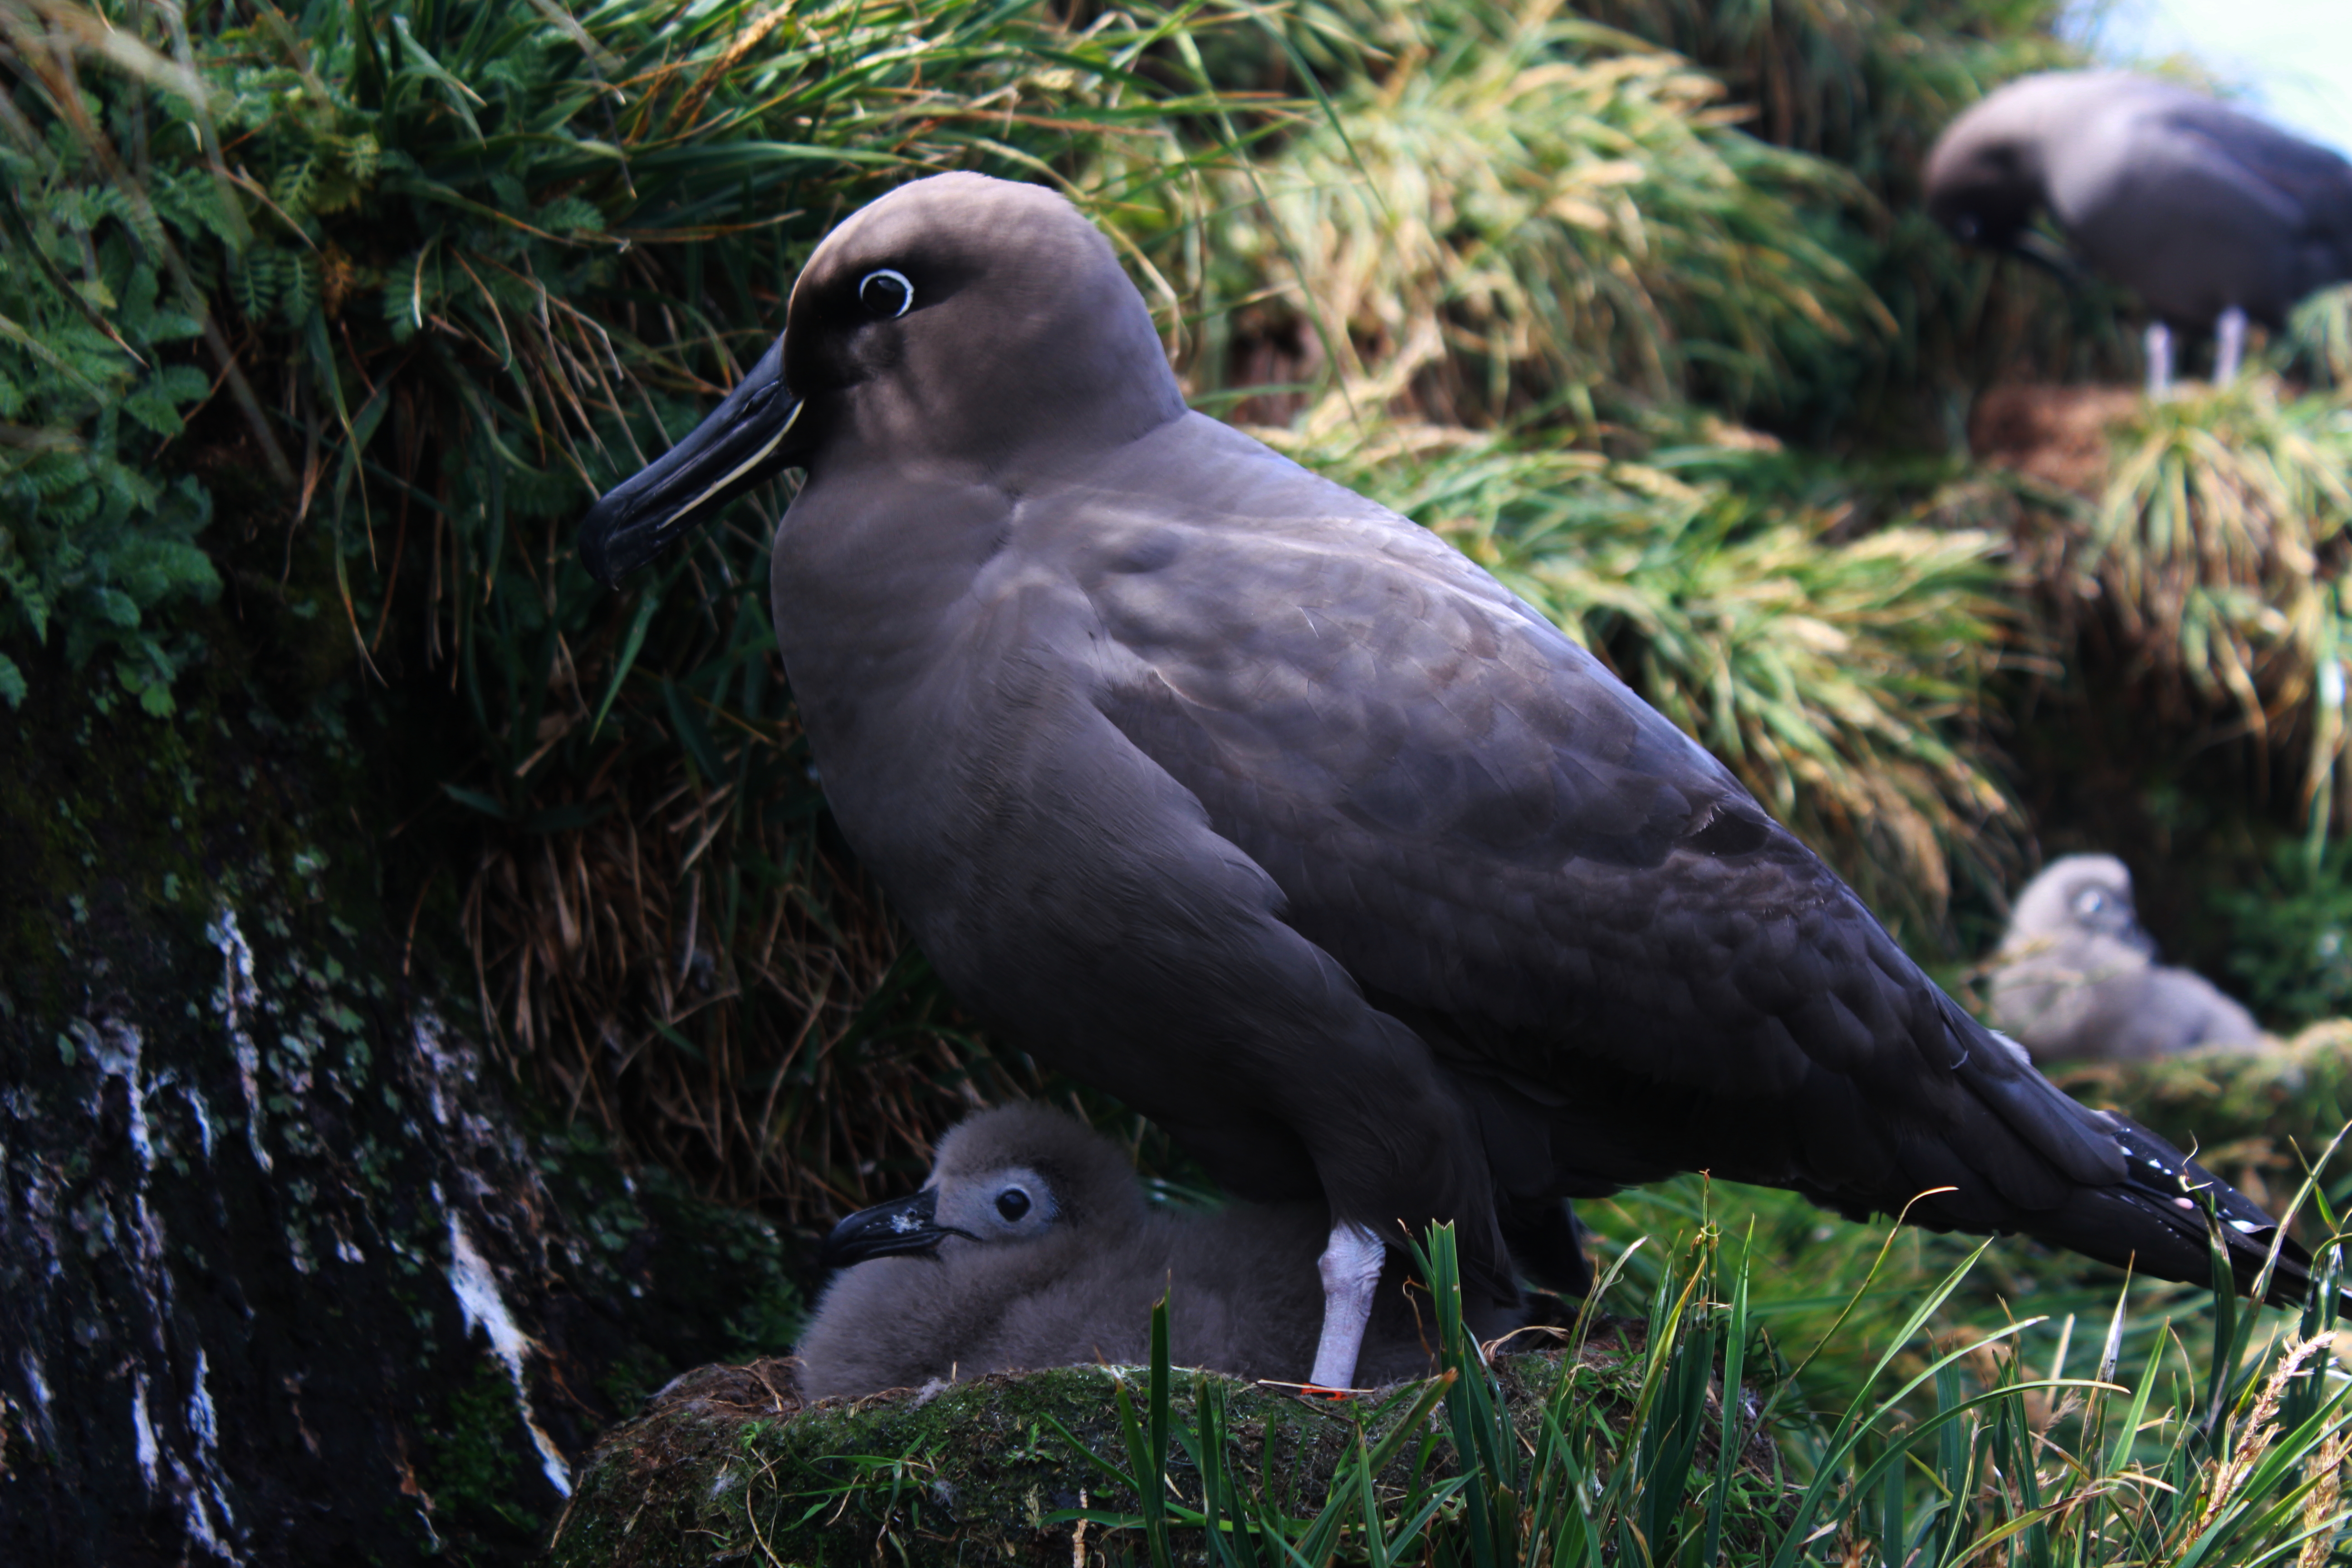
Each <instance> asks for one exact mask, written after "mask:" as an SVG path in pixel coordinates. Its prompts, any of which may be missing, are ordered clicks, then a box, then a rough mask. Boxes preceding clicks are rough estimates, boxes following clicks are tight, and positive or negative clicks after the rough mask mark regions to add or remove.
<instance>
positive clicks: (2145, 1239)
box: [2031, 1110, 2352, 1315]
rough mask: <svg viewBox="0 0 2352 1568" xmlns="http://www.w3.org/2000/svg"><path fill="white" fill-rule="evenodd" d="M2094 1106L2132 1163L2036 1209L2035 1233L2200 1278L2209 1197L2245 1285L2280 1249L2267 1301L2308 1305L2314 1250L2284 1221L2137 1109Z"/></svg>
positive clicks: (2208, 1252)
mask: <svg viewBox="0 0 2352 1568" xmlns="http://www.w3.org/2000/svg"><path fill="white" fill-rule="evenodd" d="M2095 1114H2097V1115H2099V1116H2100V1117H2101V1118H2102V1119H2103V1120H2105V1121H2106V1122H2107V1123H2108V1124H2109V1125H2111V1126H2112V1127H2113V1128H2114V1130H2115V1136H2116V1144H2117V1145H2118V1146H2119V1147H2120V1148H2121V1149H2122V1150H2123V1152H2124V1156H2125V1159H2126V1162H2127V1166H2128V1168H2127V1171H2126V1175H2125V1178H2124V1180H2123V1181H2122V1182H2121V1183H2120V1184H2116V1185H2113V1186H2096V1187H2082V1188H2078V1189H2077V1190H2076V1191H2075V1193H2074V1196H2073V1197H2071V1198H2070V1199H2068V1200H2067V1202H2066V1203H2065V1204H2063V1205H2061V1206H2060V1207H2058V1208H2057V1209H2055V1210H2052V1211H2049V1212H2047V1213H2045V1214H2041V1215H2035V1216H2034V1222H2033V1224H2032V1227H2031V1230H2032V1235H2034V1236H2036V1237H2041V1238H2042V1240H2044V1241H2051V1242H2055V1243H2056V1244H2057V1245H2059V1246H2060V1247H2066V1248H2068V1249H2070V1250H2072V1251H2074V1252H2079V1253H2082V1254H2084V1256H2085V1257H2089V1258H2098V1259H2099V1260H2101V1261H2102V1262H2105V1263H2113V1264H2116V1265H2118V1266H2120V1267H2126V1268H2133V1269H2135V1270H2137V1272H2139V1273H2141V1274H2153V1275H2155V1276H2157V1277H2158V1279H2178V1280H2181V1281H2183V1282H2185V1283H2189V1284H2196V1283H2200V1282H2201V1281H2204V1280H2207V1279H2211V1278H2212V1241H2211V1237H2212V1235H2213V1228H2212V1227H2209V1226H2208V1225H2207V1222H2206V1217H2205V1205H2204V1204H2203V1203H2201V1202H2200V1201H2199V1199H2200V1197H2204V1198H2209V1199H2210V1201H2211V1203H2212V1206H2213V1213H2214V1216H2215V1218H2216V1219H2217V1220H2218V1221H2219V1222H2220V1223H2219V1227H2218V1228H2219V1231H2220V1235H2221V1243H2222V1247H2223V1250H2224V1253H2225V1255H2226V1256H2227V1258H2228V1259H2229V1263H2230V1272H2231V1275H2232V1276H2233V1277H2234V1278H2235V1279H2236V1282H2237V1286H2238V1289H2240V1290H2241V1291H2242V1292H2245V1293H2248V1294H2251V1293H2252V1290H2253V1289H2254V1286H2255V1284H2256V1282H2257V1281H2258V1280H2259V1279H2260V1278H2261V1276H2262V1272H2263V1268H2264V1267H2265V1266H2266V1265H2272V1255H2273V1249H2275V1252H2276V1255H2277V1261H2276V1263H2275V1265H2274V1266H2272V1267H2271V1276H2270V1280H2269V1285H2268V1289H2266V1290H2265V1291H2264V1292H2263V1298H2264V1300H2267V1301H2268V1302H2269V1303H2270V1305H2272V1306H2273V1307H2299V1306H2301V1305H2302V1304H2303V1303H2304V1300H2305V1298H2306V1297H2308V1296H2309V1295H2310V1293H2311V1284H2312V1277H2311V1255H2310V1254H2309V1253H2307V1252H2305V1250H2304V1249H2303V1248H2302V1247H2298V1246H2297V1245H2295V1243H2294V1239H2293V1238H2292V1237H2282V1236H2281V1235H2280V1234H2279V1226H2278V1221H2276V1220H2274V1219H2273V1218H2272V1217H2271V1216H2270V1215H2267V1214H2264V1213H2263V1211H2262V1209H2261V1208H2259V1207H2258V1206H2256V1205H2255V1204H2254V1203H2253V1201H2252V1199H2250V1198H2248V1197H2247V1196H2246V1195H2245V1194H2242V1193H2241V1192H2239V1191H2238V1190H2237V1189H2236V1188H2234V1187H2232V1186H2231V1185H2230V1184H2228V1183H2227V1182H2224V1181H2222V1180H2221V1178H2220V1177H2219V1176H2216V1175H2215V1174H2213V1173H2212V1172H2210V1171H2209V1170H2207V1169H2205V1167H2204V1166H2202V1165H2200V1164H2199V1163H2197V1162H2196V1161H2194V1160H2192V1159H2190V1158H2189V1156H2188V1155H2186V1154H2184V1153H2182V1152H2180V1151H2179V1150H2178V1149H2176V1148H2174V1147H2173V1146H2172V1145H2171V1144H2170V1143H2168V1142H2166V1141H2165V1140H2164V1139H2162V1138H2159V1137H2158V1136H2157V1135H2156V1134H2155V1133H2153V1132H2151V1131H2148V1130H2147V1128H2145V1127H2142V1126H2141V1125H2140V1124H2139V1123H2138V1122H2137V1121H2133V1120H2132V1119H2131V1118H2130V1117H2128V1116H2125V1115H2123V1114H2122V1113H2120V1112H2118V1111H2113V1110H2109V1111H2104V1112H2098V1113H2095ZM2337 1310H2338V1311H2340V1312H2345V1313H2346V1314H2347V1315H2352V1291H2347V1292H2346V1293H2345V1294H2344V1295H2343V1296H2342V1297H2341V1298H2340V1300H2339V1302H2338V1306H2337Z"/></svg>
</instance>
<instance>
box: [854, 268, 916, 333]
mask: <svg viewBox="0 0 2352 1568" xmlns="http://www.w3.org/2000/svg"><path fill="white" fill-rule="evenodd" d="M857 302H858V303H859V304H861V305H863V306H865V307H866V314H867V315H869V316H872V317H873V318H874V319H875V320H876V321H888V320H890V319H891V318H892V317H893V316H903V315H905V314H906V313H907V307H908V306H909V305H911V304H913V303H914V302H915V286H914V285H913V284H912V283H909V282H908V281H907V275H906V274H905V273H903V272H900V271H898V269H896V268H889V267H884V268H877V270H875V271H872V272H869V273H867V274H866V276H865V277H863V278H861V279H858V280H857Z"/></svg>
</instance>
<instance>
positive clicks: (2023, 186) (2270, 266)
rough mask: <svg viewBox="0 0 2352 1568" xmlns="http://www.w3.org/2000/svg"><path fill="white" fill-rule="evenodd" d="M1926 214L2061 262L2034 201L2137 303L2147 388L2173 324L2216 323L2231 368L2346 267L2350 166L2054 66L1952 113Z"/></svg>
mask: <svg viewBox="0 0 2352 1568" xmlns="http://www.w3.org/2000/svg"><path fill="white" fill-rule="evenodd" d="M2043 206H2047V207H2048V208H2049V209H2050V213H2051V216H2053V217H2054V218H2055V219H2056V220H2057V222H2058V226H2059V227H2061V228H2063V230H2065V232H2066V237H2067V238H2068V239H2069V240H2071V241H2073V242H2074V245H2075V246H2076V247H2078V248H2079V249H2080V250H2081V251H2082V253H2083V257H2084V259H2086V260H2087V261H2088V262H2089V263H2090V265H2091V266H2092V267H2093V268H2095V269H2096V270H2097V271H2099V272H2102V273H2105V275H2106V276H2107V277H2109V278H2112V279H2115V280H2116V282H2118V283H2121V284H2123V285H2124V286H2126V288H2128V289H2132V290H2133V291H2134V292H2135V293H2137V294H2138V295H2139V296H2140V298H2141V299H2142V300H2146V301H2147V307H2148V309H2149V310H2151V311H2153V312H2154V313H2155V316H2156V320H2155V321H2153V322H2151V323H2150V324H2149V326H2148V329H2147V384H2148V393H2149V395H2151V396H2161V395H2163V394H2164V392H2165V390H2166V388H2167V386H2168V384H2169V383H2170V380H2171V376H2172V328H2174V327H2185V328H2193V329H2196V330H2198V331H2202V330H2204V329H2205V328H2207V327H2209V326H2210V327H2211V328H2213V329H2214V331H2215V332H2216V334H2217V335H2218V337H2219V340H2220V344H2219V347H2218V348H2217V349H2216V351H2215V353H2214V367H2213V380H2214V381H2215V383H2216V384H2220V383H2223V382H2227V381H2229V380H2230V379H2231V378H2232V377H2233V376H2235V375H2236V374H2238V361H2239V356H2240V355H2241V354H2242V353H2243V352H2244V348H2245V336H2246V322H2247V320H2248V318H2250V317H2251V318H2252V320H2254V321H2261V322H2263V324H2265V325H2267V326H2270V327H2273V328H2276V327H2279V326H2282V325H2284V322H2285V321H2286V315H2287V312H2288V311H2289V310H2293V309H2294V304H2295V302H2296V301H2297V300H2301V299H2302V298H2303V297H2304V296H2305V295H2306V294H2309V293H2312V292H2313V291H2315V290H2316V289H2324V288H2326V286H2327V285H2329V284H2331V283H2335V282H2338V281H2340V280H2342V279H2346V278H2347V277H2352V164H2347V163H2346V162H2345V161H2344V160H2343V159H2342V158H2339V157H2337V156H2336V154H2335V153H2331V152H2329V151H2328V150H2327V149H2326V148H2324V147H2315V146H2313V145H2312V144H2311V143H2310V142H2305V141H2301V140H2299V139H2298V138H2296V137H2293V136H2290V135H2288V134H2287V133H2286V132H2284V131H2281V130H2278V129H2277V128H2275V127H2273V126H2270V125H2266V124H2264V123H2263V121H2259V120H2256V119H2254V118H2253V117H2252V115H2249V114H2243V113H2241V112H2239V111H2238V110H2234V109H2231V108H2230V107H2229V106H2227V105H2226V104H2222V103H2218V102H2216V101H2214V100H2212V99H2210V98H2207V97H2206V96H2204V95H2203V94H2202V93H2198V92H2191V91H2189V89H2187V88H2183V87H2176V86H2174V85H2172V84H2171V83H2169V82H2163V81H2158V80H2155V79H2152V78H2149V77H2144V76H2134V75H2131V74H2129V73H2128V72H2124V71H2051V72H2048V73H2045V74H2043V75H2040V76H2030V77H2025V78H2022V79H2020V80H2017V81H2013V82H2011V83H2010V84H2009V85H2008V86H2007V87H2004V88H2001V89H2000V90H1998V91H1996V92H1994V93H1992V94H1990V95H1989V96H1988V97H1986V98H1985V99H1984V100H1982V101H1981V102H1979V103H1977V104H1975V105H1973V106H1972V107H1970V108H1969V110H1966V111H1965V112H1964V113H1962V114H1961V115H1960V116H1959V118H1958V119H1957V120H1955V121H1952V123H1951V124H1950V125H1948V126H1947V127H1946V128H1945V131H1944V133H1943V134H1942V135H1941V136H1939V137H1937V140H1936V145H1935V147H1934V149H1933V150H1932V151H1931V152H1930V153H1928V155H1927V211H1928V213H1929V214H1930V215H1931V216H1934V217H1935V218H1936V219H1937V221H1938V222H1940V223H1942V224H1943V225H1944V226H1945V227H1947V228H1948V229H1950V230H1951V231H1952V232H1953V233H1954V234H1956V235H1958V237H1960V238H1962V239H1964V240H1968V241H1970V242H1972V243H1975V244H1979V245H1988V246H1995V247H2000V248H2003V249H2008V250H2013V251H2017V252H2018V253H2020V254H2021V255H2023V256H2025V257H2027V258H2030V259H2036V260H2040V261H2042V262H2044V263H2045V264H2047V265H2053V266H2055V267H2057V268H2059V269H2060V270H2061V271H2063V270H2066V269H2067V268H2068V266H2069V262H2068V261H2067V259H2066V258H2063V255H2062V256H2057V257H2053V256H2052V255H2051V254H2050V252H2049V251H2048V250H2046V249H2043V248H2042V242H2041V240H2040V237H2038V236H2036V235H2034V234H2033V233H2032V230H2031V228H2030V227H2029V225H2031V224H2032V221H2033V215H2034V213H2035V212H2036V211H2038V210H2039V209H2041V208H2042V207H2043Z"/></svg>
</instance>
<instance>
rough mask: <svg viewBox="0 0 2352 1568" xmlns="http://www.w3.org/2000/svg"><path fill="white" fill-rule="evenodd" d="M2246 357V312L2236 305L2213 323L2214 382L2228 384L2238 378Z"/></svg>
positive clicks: (2222, 313) (2215, 383) (2217, 384)
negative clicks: (2239, 368) (2239, 369)
mask: <svg viewBox="0 0 2352 1568" xmlns="http://www.w3.org/2000/svg"><path fill="white" fill-rule="evenodd" d="M2245 357H2246V313H2245V312H2244V311H2243V310H2240V309H2238V307H2236V306H2235V305H2232V306H2231V307H2230V308H2229V309H2228V310H2224V311H2222V312H2221V320H2220V321H2216V322H2215V323H2214V324H2213V384H2214V385H2216V386H2227V385H2229V384H2231V382H2233V381H2235V380H2237V379H2238V366H2239V365H2240V364H2242V363H2244V361H2245Z"/></svg>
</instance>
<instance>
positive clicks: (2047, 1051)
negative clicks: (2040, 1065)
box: [1991, 855, 2263, 1061]
mask: <svg viewBox="0 0 2352 1568" xmlns="http://www.w3.org/2000/svg"><path fill="white" fill-rule="evenodd" d="M2155 952H2156V942H2155V941H2154V939H2152V938H2151V937H2149V935H2148V934H2147V931H2143V930H2141V929H2140V924H2139V918H2138V916H2137V913H2136V912H2135V910H2134V909H2133V907H2132V883H2131V872H2130V871H2128V870H2126V868H2125V867H2124V863H2123V862H2122V861H2120V860H2118V859H2116V858H2115V857H2114V856H2112V855H2069V856H2067V857H2065V858H2063V859H2061V860H2055V861H2053V862H2052V863H2051V864H2050V865H2049V867H2047V868H2045V869H2044V870H2043V871H2042V874H2041V875H2040V876H2038V877H2036V878H2034V879H2033V880H2032V882H2030V883H2028V884H2027V885H2026V888H2025V891H2024V892H2023V893H2022V894H2021V895H2019V898H2018V900H2017V908H2016V909H2015V910H2013V911H2012V912H2011V915H2010V920H2009V932H2008V934H2007V935H2006V936H2004V937H2003V938H2002V939H2001V943H2000V950H1999V951H1998V952H1995V953H1994V954H1993V959H1992V976H1991V979H1992V985H1991V991H1992V1022H1993V1026H1994V1027H1996V1028H1998V1029H2000V1030H2002V1031H2004V1032H2005V1033H2007V1034H2009V1035H2011V1036H2013V1037H2015V1038H2016V1039H2017V1040H2018V1041H2019V1043H2021V1045H2023V1046H2024V1047H2025V1048H2026V1049H2027V1050H2028V1051H2029V1052H2031V1053H2032V1055H2033V1057H2034V1058H2035V1059H2036V1060H2038V1061H2040V1060H2074V1061H2085V1060H2121V1061H2137V1060H2141V1059H2144V1058H2149V1057H2161V1056H2169V1055H2170V1054H2172V1053H2173V1052H2175V1051H2186V1050H2194V1049H2197V1048H2199V1047H2210V1046H2230V1047H2237V1048H2241V1049H2254V1048H2258V1047H2260V1046H2261V1044H2262V1040H2263V1031H2262V1028H2261V1026H2258V1025H2257V1024H2256V1023H2255V1022H2254V1020H2253V1017H2252V1015H2250V1014H2249V1013H2248V1012H2247V1011H2246V1010H2245V1009H2244V1008H2243V1007H2241V1006H2240V1005H2238V1004H2237V1003H2235V1002H2233V1001H2231V999H2230V998H2229V997H2227V996H2225V995H2223V994H2221V992H2220V991H2219V990H2217V989H2215V987H2214V986H2213V984H2212V983H2211V982H2210V981H2208V980H2206V979H2205V978H2204V977H2203V976H2202V975H2199V974H2194V973H2190V972H2189V971H2188V970H2186V969H2173V968H2168V967H2166V966H2164V965H2160V964H2158V963H2155V962H2154V957H2153V955H2154V953H2155Z"/></svg>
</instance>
